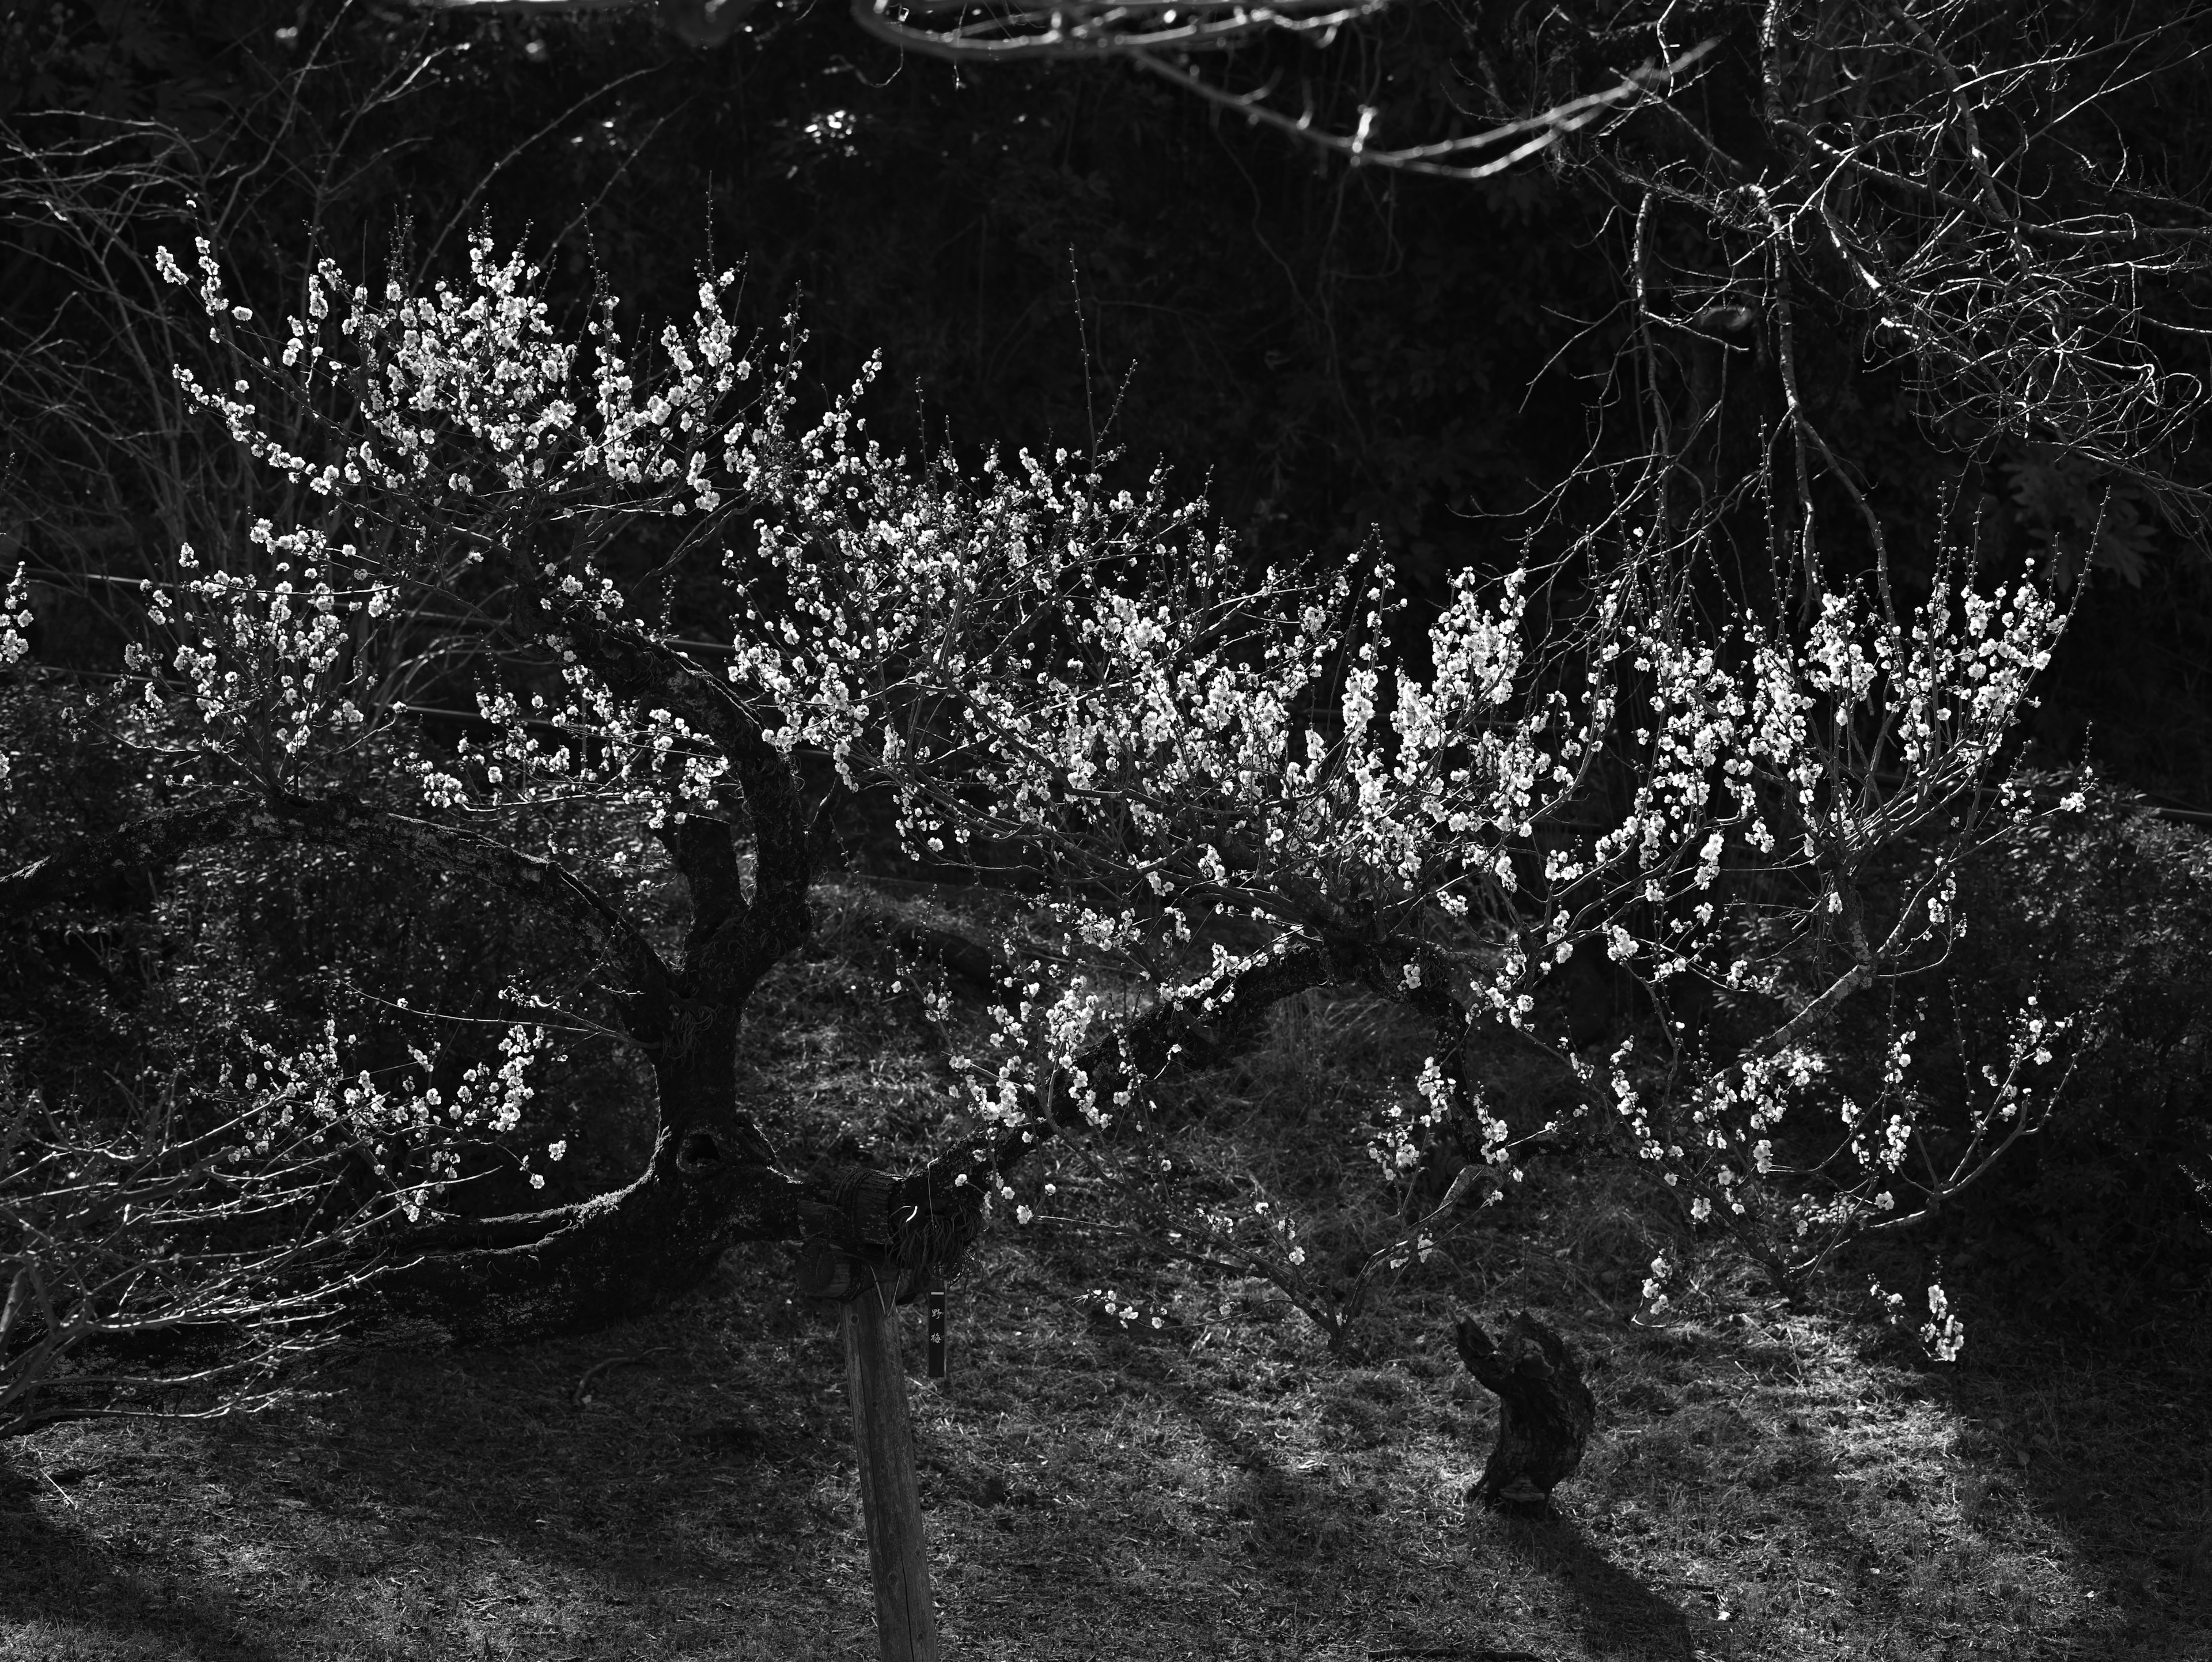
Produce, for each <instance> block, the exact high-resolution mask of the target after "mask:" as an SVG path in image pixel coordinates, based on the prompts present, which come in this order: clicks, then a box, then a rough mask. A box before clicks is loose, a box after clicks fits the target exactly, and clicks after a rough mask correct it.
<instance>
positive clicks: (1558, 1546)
mask: <svg viewBox="0 0 2212 1662" xmlns="http://www.w3.org/2000/svg"><path fill="white" fill-rule="evenodd" d="M1488 1527H1489V1528H1490V1529H1491V1530H1492V1531H1494V1532H1495V1533H1494V1538H1495V1539H1496V1540H1497V1541H1498V1543H1499V1544H1500V1545H1501V1546H1502V1547H1503V1548H1504V1550H1505V1552H1506V1554H1507V1555H1509V1556H1510V1557H1511V1558H1513V1559H1515V1560H1516V1561H1517V1562H1520V1563H1521V1564H1522V1565H1524V1566H1525V1567H1527V1568H1529V1569H1531V1570H1534V1571H1535V1572H1536V1573H1537V1574H1541V1575H1542V1576H1544V1577H1546V1578H1547V1580H1550V1581H1551V1582H1552V1583H1553V1585H1554V1586H1557V1587H1558V1588H1559V1592H1560V1593H1561V1595H1562V1596H1563V1597H1564V1598H1565V1599H1566V1601H1567V1603H1568V1604H1570V1605H1571V1607H1572V1610H1573V1616H1572V1618H1571V1619H1572V1620H1573V1621H1574V1622H1575V1625H1576V1626H1577V1628H1578V1629H1580V1630H1581V1633H1582V1636H1583V1642H1584V1643H1586V1644H1587V1645H1588V1646H1589V1648H1590V1649H1591V1650H1592V1651H1594V1652H1595V1653H1598V1654H1600V1655H1621V1656H1631V1657H1635V1658H1637V1659H1638V1662H1644V1659H1649V1662H1689V1659H1690V1658H1691V1656H1692V1654H1693V1653H1694V1650H1693V1647H1692V1642H1691V1636H1690V1622H1689V1618H1688V1617H1687V1616H1685V1615H1684V1614H1683V1613H1682V1611H1681V1610H1680V1609H1679V1608H1677V1607H1676V1606H1675V1605H1674V1604H1672V1603H1670V1602H1669V1601H1668V1600H1667V1599H1665V1598H1662V1597H1661V1596H1660V1595H1659V1594H1658V1593H1656V1592H1653V1591H1652V1590H1651V1588H1650V1586H1647V1585H1645V1583H1644V1581H1642V1580H1639V1579H1638V1577H1636V1576H1634V1575H1632V1574H1629V1573H1628V1572H1627V1571H1626V1570H1624V1569H1622V1568H1620V1566H1619V1565H1618V1564H1616V1563H1614V1562H1613V1560H1612V1558H1611V1557H1609V1556H1608V1555H1607V1553H1606V1551H1605V1549H1603V1548H1602V1547H1601V1546H1599V1545H1598V1544H1597V1543H1595V1542H1594V1541H1592V1540H1591V1539H1590V1538H1589V1536H1587V1535H1585V1534H1584V1533H1583V1531H1582V1530H1581V1529H1580V1528H1579V1527H1577V1525H1575V1524H1574V1523H1573V1522H1571V1520H1569V1519H1565V1518H1561V1517H1559V1516H1558V1515H1556V1514H1551V1513H1547V1514H1546V1515H1544V1516H1541V1517H1536V1518H1515V1517H1506V1516H1503V1515H1499V1516H1495V1517H1492V1518H1491V1519H1489V1520H1488Z"/></svg>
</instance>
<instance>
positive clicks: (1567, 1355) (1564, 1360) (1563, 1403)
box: [1455, 1310, 1597, 1507]
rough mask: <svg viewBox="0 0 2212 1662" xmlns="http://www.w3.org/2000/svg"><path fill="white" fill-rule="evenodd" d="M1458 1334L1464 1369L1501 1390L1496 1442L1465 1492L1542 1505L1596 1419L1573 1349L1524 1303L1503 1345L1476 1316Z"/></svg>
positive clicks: (1575, 1461) (1511, 1503)
mask: <svg viewBox="0 0 2212 1662" xmlns="http://www.w3.org/2000/svg"><path fill="white" fill-rule="evenodd" d="M1455 1338H1456V1340H1457V1342H1458V1344H1459V1354H1460V1359H1461V1360H1462V1361H1464V1362H1465V1363H1466V1364H1467V1371H1468V1373H1472V1374H1474V1377H1475V1379H1476V1380H1477V1381H1478V1382H1479V1383H1480V1384H1481V1385H1482V1386H1483V1387H1484V1388H1485V1389H1486V1390H1488V1391H1494V1392H1496V1393H1497V1397H1498V1446H1497V1447H1496V1448H1494V1449H1492V1451H1491V1453H1490V1464H1488V1465H1487V1466H1486V1467H1484V1468H1483V1473H1482V1476H1481V1478H1480V1481H1479V1482H1476V1483H1475V1485H1474V1487H1473V1488H1470V1489H1469V1490H1468V1496H1467V1498H1468V1500H1470V1501H1481V1502H1482V1503H1483V1504H1484V1505H1486V1506H1489V1507H1541V1505H1543V1504H1544V1502H1545V1501H1547V1499H1549V1498H1550V1495H1551V1493H1552V1490H1553V1488H1555V1487H1557V1486H1558V1485H1559V1484H1560V1483H1562V1482H1565V1481H1566V1479H1567V1478H1569V1477H1571V1476H1573V1475H1574V1471H1575V1468H1576V1467H1577V1466H1579V1465H1580V1464H1582V1463H1583V1446H1585V1445H1586V1444H1587V1443H1588V1442H1589V1434H1590V1428H1592V1427H1593V1426H1594V1425H1595V1423H1596V1422H1597V1400H1596V1398H1595V1397H1592V1396H1591V1395H1590V1391H1589V1386H1588V1385H1584V1384H1583V1376H1582V1369H1581V1368H1580V1367H1578V1366H1577V1363H1576V1361H1575V1358H1574V1353H1573V1352H1572V1351H1571V1350H1569V1349H1568V1348H1567V1342H1566V1341H1565V1339H1563V1338H1561V1337H1560V1336H1559V1335H1558V1334H1556V1333H1554V1332H1553V1330H1551V1329H1550V1328H1548V1327H1547V1326H1545V1325H1544V1324H1543V1323H1541V1322H1540V1321H1538V1320H1537V1319H1536V1318H1534V1316H1531V1315H1530V1314H1529V1313H1528V1312H1527V1311H1525V1310H1524V1311H1522V1312H1521V1313H1520V1314H1519V1315H1518V1316H1516V1317H1515V1318H1513V1325H1512V1326H1511V1327H1510V1329H1509V1330H1507V1331H1506V1334H1505V1338H1504V1342H1503V1343H1502V1344H1493V1343H1492V1342H1491V1338H1490V1336H1489V1335H1488V1334H1487V1333H1485V1332H1484V1331H1483V1330H1482V1329H1481V1327H1480V1324H1477V1323H1476V1321H1475V1320H1474V1318H1473V1317H1471V1316H1468V1317H1462V1318H1461V1320H1460V1324H1459V1328H1458V1330H1457V1333H1456V1334H1455Z"/></svg>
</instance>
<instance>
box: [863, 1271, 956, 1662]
mask: <svg viewBox="0 0 2212 1662" xmlns="http://www.w3.org/2000/svg"><path fill="white" fill-rule="evenodd" d="M840 1325H841V1327H842V1330H843V1333H844V1337H845V1387H846V1391H847V1392H848V1394H849V1395H850V1397H852V1401H853V1446H854V1450H855V1451H856V1452H858V1454H859V1456H860V1512H861V1515H862V1517H863V1518H864V1519H866V1526H867V1533H868V1572H869V1574H870V1576H871V1578H872V1580H874V1582H875V1589H876V1654H877V1655H878V1657H879V1658H880V1659H881V1662H938V1657H939V1652H938V1648H937V1605H936V1602H935V1600H934V1599H933V1598H932V1597H931V1594H930V1588H929V1549H928V1543H927V1540H926V1539H925V1538H924V1537H923V1533H922V1525H921V1486H920V1485H919V1484H918V1483H917V1482H915V1472H914V1421H913V1418H912V1416H911V1415H910V1414H909V1413H908V1408H907V1395H906V1371H905V1369H904V1368H903V1367H901V1366H900V1364H899V1339H898V1309H897V1307H896V1306H895V1305H893V1304H892V1303H891V1298H890V1288H888V1287H884V1286H882V1285H880V1284H877V1285H872V1286H868V1287H864V1288H861V1289H860V1292H859V1293H858V1294H856V1295H855V1296H854V1297H851V1298H848V1299H847V1300H845V1301H844V1304H843V1305H842V1317H841V1318H840Z"/></svg>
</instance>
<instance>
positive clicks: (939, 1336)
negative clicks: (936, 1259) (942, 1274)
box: [929, 1286, 945, 1379]
mask: <svg viewBox="0 0 2212 1662" xmlns="http://www.w3.org/2000/svg"><path fill="white" fill-rule="evenodd" d="M929 1377H930V1378H931V1379H943V1378H944V1377H945V1288H943V1287H942V1286H938V1287H933V1288H930V1289H929Z"/></svg>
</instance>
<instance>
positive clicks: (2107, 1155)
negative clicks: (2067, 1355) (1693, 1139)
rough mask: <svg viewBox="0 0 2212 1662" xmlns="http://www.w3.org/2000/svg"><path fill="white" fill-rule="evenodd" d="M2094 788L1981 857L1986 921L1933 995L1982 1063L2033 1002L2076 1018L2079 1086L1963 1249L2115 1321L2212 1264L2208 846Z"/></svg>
mask: <svg viewBox="0 0 2212 1662" xmlns="http://www.w3.org/2000/svg"><path fill="white" fill-rule="evenodd" d="M2085 795H2086V799H2087V806H2086V807H2085V810H2084V811H2083V812H2081V813H2063V814H2059V815H2057V816H2055V817H2051V818H2049V819H2044V820H2042V821H2040V822H2039V823H2038V824H2037V825H2034V826H2033V828H2031V829H2030V830H2028V831H2026V832H2025V833H2024V834H2023V835H2022V836H2021V837H2020V838H2019V839H2018V840H2016V841H2015V842H2014V843H2010V844H2008V846H2006V847H2004V848H2002V849H1998V850H1996V852H1994V853H1993V854H1992V855H1990V856H1989V857H1988V858H1987V859H1986V860H1985V861H1984V862H1983V863H1982V864H1981V866H1980V867H1979V868H1978V869H1977V871H1976V872H1975V874H1974V875H1973V878H1972V882H1971V884H1970V885H1969V891H1970V895H1971V899H1972V906H1973V913H1974V916H1975V918H1976V922H1977V927H1976V928H1975V930H1974V931H1973V932H1972V934H1969V935H1968V936H1967V938H1966V940H1965V941H1962V942H1961V943H1960V947H1959V950H1958V952H1957V953H1956V954H1955V955H1954V959H1953V960H1952V962H1951V963H1950V965H1948V966H1947V967H1946V971H1945V972H1944V976H1945V980H1946V981H1947V982H1948V986H1947V987H1946V988H1945V989H1944V997H1943V998H1942V1000H1940V1001H1931V1002H1932V1003H1936V1004H1937V1005H1938V1006H1939V1008H1938V1009H1937V1010H1936V1012H1935V1014H1937V1015H1938V1018H1939V1021H1940V1022H1942V1025H1945V1026H1949V1027H1950V1028H1951V1030H1952V1032H1951V1034H1950V1040H1951V1042H1952V1043H1954V1044H1957V1045H1958V1046H1959V1048H1960V1053H1961V1056H1962V1057H1966V1058H1969V1059H1970V1058H1971V1056H1972V1054H1973V1053H1974V1052H1975V1050H1976V1049H1977V1047H1978V1046H1979V1045H1981V1044H1985V1043H1986V1042H1987V1038H1988V1036H1989V1035H1990V1033H1992V1032H1994V1031H1995V1030H1996V1026H1997V1025H1998V1023H1999V1022H2000V1021H2001V1020H2002V1019H2003V1016H2004V1013H2006V1012H2008V1011H2010V1010H2013V1009H2015V1008H2018V1006H2019V1003H2020V1001H2021V1000H2022V999H2023V998H2025V997H2026V996H2027V995H2029V994H2035V995H2038V996H2039V997H2040V998H2041V1000H2042V1001H2043V1002H2044V1004H2045V1006H2046V1007H2048V1008H2051V1010H2052V1012H2053V1013H2054V1014H2060V1015H2069V1014H2070V1015H2074V1016H2075V1017H2076V1018H2077V1020H2078V1021H2079V1023H2080V1041H2079V1043H2078V1044H2077V1046H2076V1050H2075V1068H2074V1076H2073V1081H2072V1083H2071V1086H2070V1087H2069V1090H2068V1091H2067V1093H2065V1095H2064V1097H2063V1099H2062V1102H2061V1105H2060V1106H2059V1108H2058V1109H2057V1111H2056V1112H2055V1113H2054V1114H2053V1115H2052V1117H2051V1119H2050V1121H2049V1122H2048V1123H2047V1124H2046V1125H2045V1127H2044V1129H2043V1130H2042V1132H2041V1133H2040V1134H2039V1135H2038V1136H2036V1137H2033V1138H2031V1139H2028V1140H2027V1141H2025V1142H2024V1143H2023V1144H2022V1145H2021V1148H2019V1149H2018V1150H2017V1151H2016V1154H2017V1158H2015V1159H2013V1160H2008V1161H2007V1162H2006V1163H2004V1165H2002V1166H2000V1167H1998V1168H1996V1169H1995V1170H1994V1171H1993V1172H1991V1174H1990V1179H1989V1181H1988V1184H1987V1185H1986V1186H1985V1188H1984V1190H1981V1191H1980V1192H1978V1193H1976V1194H1973V1195H1972V1196H1969V1197H1968V1199H1967V1204H1966V1216H1965V1218H1964V1219H1963V1221H1962V1223H1961V1226H1960V1227H1961V1230H1962V1233H1963V1234H1964V1237H1965V1242H1964V1245H1963V1246H1962V1249H1961V1251H1960V1252H1959V1254H1958V1255H1957V1261H1958V1262H1960V1263H1962V1264H1966V1265H1971V1263H1972V1262H1973V1261H1974V1260H1975V1259H1976V1258H1977V1257H1992V1258H1994V1259H1995V1260H1996V1262H1998V1263H2011V1264H2015V1265H2017V1266H2019V1267H2020V1269H2021V1275H2020V1276H2019V1283H2020V1290H2021V1292H2022V1293H2023V1294H2026V1295H2027V1296H2028V1297H2030V1298H2031V1299H2032V1300H2034V1301H2035V1302H2037V1303H2039V1304H2040V1305H2042V1306H2045V1307H2046V1308H2048V1309H2050V1310H2051V1311H2052V1312H2063V1313H2066V1314H2068V1315H2071V1316H2087V1317H2100V1318H2117V1317H2121V1316H2124V1314H2125V1313H2127V1312H2128V1311H2129V1310H2130V1308H2132V1307H2134V1306H2137V1305H2138V1304H2140V1303H2141V1302H2142V1300H2145V1299H2148V1298H2149V1297H2152V1296H2154V1295H2161V1294H2163V1295H2171V1294H2174V1293H2176V1292H2189V1291H2192V1290H2193V1291H2196V1292H2197V1293H2200V1294H2201V1293H2202V1292H2203V1289H2204V1288H2205V1286H2206V1280H2205V1277H2206V1273H2207V1269H2208V1268H2212V1227H2209V1226H2212V1207H2208V1204H2207V1202H2208V1198H2212V838H2208V837H2206V836H2205V835H2204V833H2203V831H2200V830H2198V829H2197V828H2196V827H2195V826H2193V825H2187V824H2181V823H2175V822H2174V821H2172V820H2171V819H2166V818H2164V817H2161V816H2160V814H2159V813H2156V812H2155V811H2154V810H2151V809H2149V808H2147V807H2142V805H2140V804H2138V803H2136V802H2133V801H2130V800H2129V799H2128V798H2126V797H2125V796H2124V795H2122V794H2118V793H2117V792H2115V791H2113V790H2112V789H2110V788H2090V789H2089V790H2088V791H2087V792H2086V793H2085ZM1944 1003H1948V1006H1949V1011H1948V1019H1946V1018H1944V1017H1943V1015H1942V1011H1941V1009H1940V1005H1941V1004H1944Z"/></svg>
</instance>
